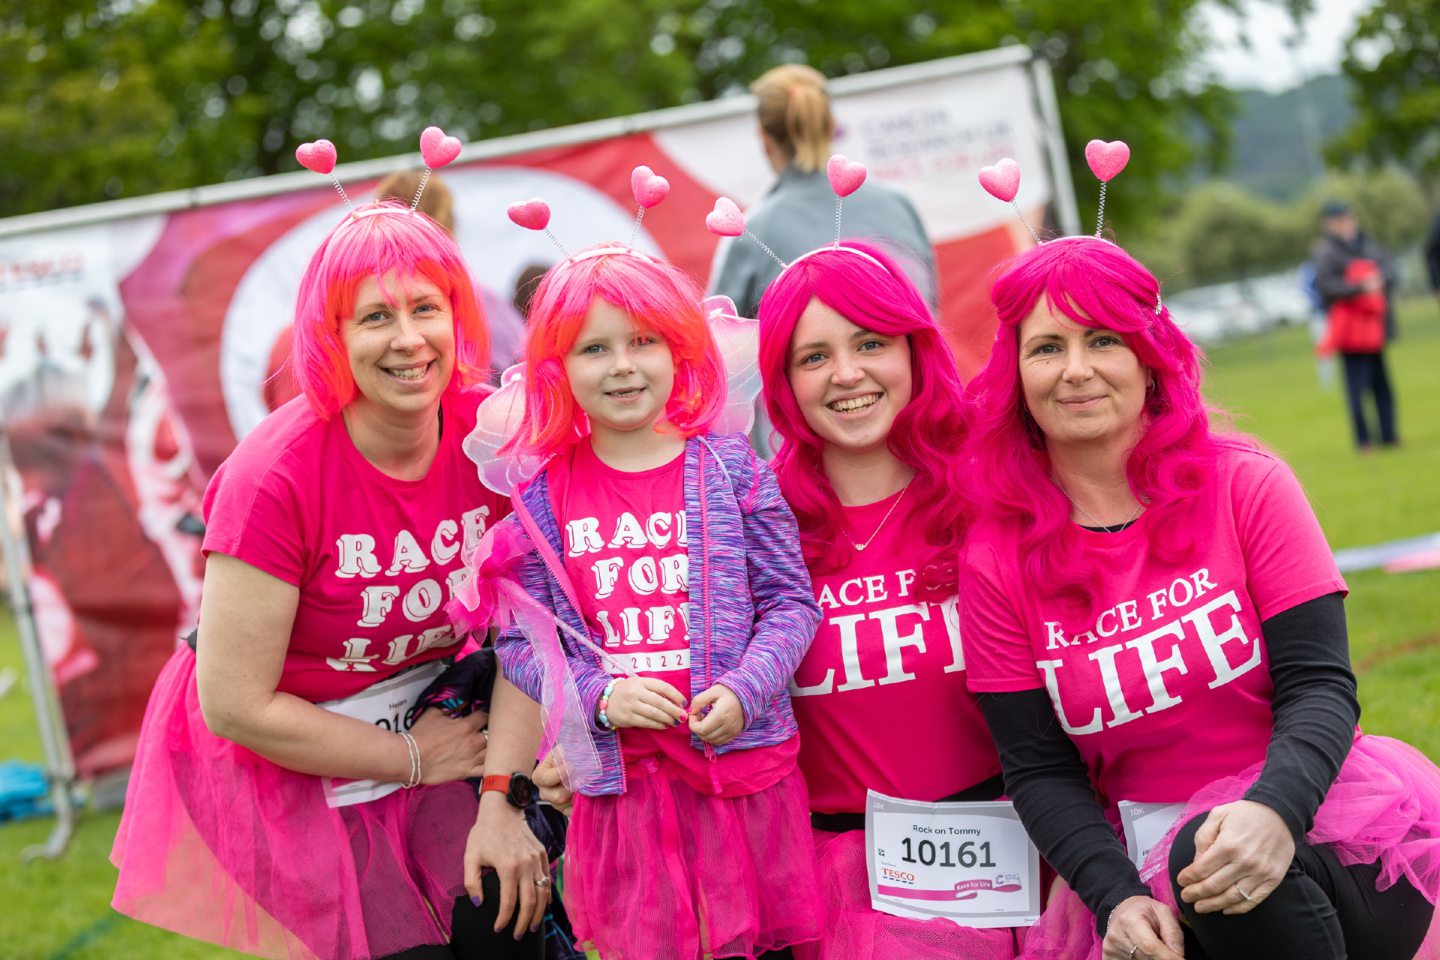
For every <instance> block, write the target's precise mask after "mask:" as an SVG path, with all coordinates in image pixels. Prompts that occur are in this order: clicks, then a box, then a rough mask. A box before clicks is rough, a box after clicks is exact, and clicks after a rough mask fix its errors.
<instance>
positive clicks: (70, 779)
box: [0, 425, 78, 863]
mask: <svg viewBox="0 0 1440 960" xmlns="http://www.w3.org/2000/svg"><path fill="white" fill-rule="evenodd" d="M24 502H25V500H24V495H23V491H22V488H21V485H20V474H19V473H18V472H17V471H16V469H15V464H14V461H13V459H12V458H11V456H10V437H9V434H8V433H6V431H5V428H4V426H3V425H0V508H3V510H4V523H3V524H0V538H3V541H4V547H5V566H6V572H7V573H8V574H9V578H10V607H11V609H12V610H13V611H14V614H15V626H16V628H17V629H18V630H19V633H20V647H21V649H22V650H23V651H24V653H25V669H26V672H27V673H28V674H29V677H30V693H31V696H32V697H33V699H34V702H35V719H36V721H37V722H38V724H39V727H40V742H41V744H42V745H43V747H44V750H45V774H46V777H47V779H48V780H49V781H50V797H51V801H52V802H53V803H54V805H55V826H54V829H52V830H51V831H50V839H49V840H47V841H46V842H45V843H43V844H40V845H38V846H33V847H27V848H26V849H25V850H23V851H21V854H20V859H21V860H22V861H24V862H26V863H28V862H30V861H31V860H35V859H38V858H41V857H43V858H45V859H47V860H56V859H58V858H59V857H61V856H62V855H63V854H64V853H65V848H66V847H67V846H68V845H69V843H70V837H71V835H72V834H73V833H74V832H75V822H76V818H77V815H78V810H77V809H76V806H75V784H76V777H75V754H74V751H73V750H71V748H70V735H69V733H68V732H67V731H66V729H65V719H64V717H63V716H62V715H61V712H60V692H59V691H58V690H57V689H56V687H55V678H54V677H53V676H52V675H51V673H50V668H49V666H48V665H47V664H46V663H45V652H44V649H43V648H42V647H41V646H40V634H39V633H38V632H37V631H36V629H35V610H34V607H33V606H32V605H31V603H30V587H29V583H30V572H31V569H32V568H31V563H30V545H29V543H28V542H27V541H26V538H25V518H24V515H23V513H22V506H21V505H22V504H23V503H24Z"/></svg>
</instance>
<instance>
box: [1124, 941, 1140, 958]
mask: <svg viewBox="0 0 1440 960" xmlns="http://www.w3.org/2000/svg"><path fill="white" fill-rule="evenodd" d="M1139 949H1140V944H1138V943H1132V944H1130V952H1129V953H1127V954H1125V956H1126V957H1128V958H1129V960H1135V951H1136V950H1139Z"/></svg>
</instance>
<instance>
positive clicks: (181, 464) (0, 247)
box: [0, 51, 1059, 775]
mask: <svg viewBox="0 0 1440 960" xmlns="http://www.w3.org/2000/svg"><path fill="white" fill-rule="evenodd" d="M995 53H1005V52H1004V51H998V52H992V53H991V54H980V55H976V56H975V57H967V58H956V59H955V60H953V61H941V62H937V63H932V64H923V65H920V66H919V67H918V68H916V67H906V68H897V69H895V70H890V71H880V72H878V73H874V74H868V75H865V76H864V77H859V78H849V80H848V81H837V82H836V83H835V85H834V94H835V96H834V109H835V113H836V117H837V124H838V128H839V129H838V135H837V138H836V144H835V149H836V151H837V152H840V153H844V154H846V155H847V156H849V157H850V158H851V159H854V160H859V161H861V162H863V163H865V164H866V165H867V166H868V168H869V171H870V176H871V177H872V178H874V179H875V180H877V181H883V182H885V183H888V184H890V185H892V186H894V187H896V188H898V189H899V190H901V191H903V192H904V193H905V194H906V195H908V196H909V198H910V199H911V200H912V201H913V202H914V204H915V206H916V208H917V209H918V210H919V212H920V214H921V217H922V219H923V221H924V223H925V227H926V229H927V230H928V232H929V234H930V237H931V239H932V241H933V243H934V245H935V251H936V261H937V272H938V274H939V277H938V279H939V287H940V291H941V314H942V316H941V320H942V323H943V326H944V328H945V331H946V336H947V338H948V339H949V341H950V343H951V345H952V346H953V347H954V349H955V352H956V356H957V361H958V363H959V366H960V368H961V372H962V374H963V375H964V376H967V377H968V376H970V375H971V374H972V373H973V372H974V371H975V370H976V369H978V367H979V365H980V364H981V363H982V362H983V360H984V357H985V355H986V352H987V350H988V346H989V342H990V339H991V338H992V336H993V332H994V319H993V315H992V314H991V312H990V309H989V306H988V300H987V298H986V295H985V285H986V275H987V272H988V271H989V269H990V268H991V267H992V266H993V265H994V264H995V263H996V262H997V261H999V260H1001V259H1003V258H1004V257H1006V256H1008V255H1010V254H1012V253H1013V252H1015V251H1016V250H1017V249H1019V248H1020V247H1021V246H1022V245H1024V243H1026V242H1027V241H1028V238H1027V237H1026V235H1025V234H1024V231H1023V228H1022V227H1020V225H1019V222H1018V220H1017V219H1016V218H1015V216H1014V213H1013V211H1012V210H1010V208H1009V207H1008V206H1007V205H1005V204H1002V203H999V202H997V201H995V200H994V199H992V198H990V197H989V196H988V195H986V194H985V193H984V192H983V191H982V190H981V189H980V187H979V186H978V184H977V182H976V172H977V171H978V170H979V168H980V167H981V166H983V165H985V164H990V163H994V162H995V160H997V159H999V158H1000V157H1004V156H1011V157H1014V158H1016V159H1017V160H1018V161H1019V162H1020V164H1021V167H1022V169H1023V170H1024V171H1025V180H1024V183H1023V185H1022V188H1021V192H1020V196H1019V198H1018V199H1019V202H1020V204H1021V206H1022V207H1023V208H1024V210H1025V213H1026V215H1027V216H1028V217H1030V218H1031V219H1032V222H1041V221H1044V220H1046V218H1047V214H1048V213H1049V210H1050V206H1051V203H1052V196H1053V194H1054V192H1055V191H1054V178H1053V176H1052V174H1051V171H1050V170H1049V169H1048V168H1047V159H1048V158H1049V157H1050V156H1051V149H1050V148H1051V147H1052V146H1053V144H1054V142H1055V141H1056V139H1057V138H1058V136H1059V134H1058V131H1057V130H1055V129H1054V128H1053V126H1054V125H1053V124H1049V125H1047V124H1046V122H1045V121H1044V120H1043V119H1042V115H1041V112H1040V110H1039V107H1038V106H1037V104H1039V103H1041V102H1043V98H1042V96H1041V94H1040V93H1039V92H1037V89H1036V83H1035V79H1034V76H1035V75H1034V73H1033V71H1032V68H1031V66H1030V64H1029V63H1028V61H1027V60H1025V59H1024V58H1023V57H1017V56H999V57H997V56H995V55H994V54H995ZM967 61H968V62H967ZM1047 82H1048V81H1047ZM344 159H345V158H344V156H343V155H342V156H341V160H342V161H343V160H344ZM414 162H415V158H414V157H400V158H396V159H395V160H394V161H393V162H392V163H389V164H380V163H379V162H376V161H369V162H366V163H363V164H352V165H350V166H349V167H347V166H346V165H344V164H343V163H342V165H341V166H340V167H338V168H337V169H336V175H337V176H339V177H340V178H341V179H342V180H343V181H345V183H346V188H347V190H348V191H349V193H350V196H351V197H352V199H354V200H355V202H357V203H359V202H362V201H364V200H368V199H370V197H371V196H372V195H373V191H374V187H375V184H376V183H377V182H378V180H379V178H380V175H381V174H382V173H384V172H386V171H388V170H391V169H402V168H404V167H406V166H409V165H411V164H413V163H414ZM642 163H643V164H647V165H649V166H650V167H651V168H653V169H654V170H655V172H656V173H658V174H660V175H661V176H664V177H666V178H667V179H668V180H669V181H670V185H671V190H670V195H669V198H668V199H667V200H666V201H665V202H664V203H663V204H661V205H660V206H659V207H656V208H655V209H653V210H651V211H649V212H648V213H647V215H646V217H645V219H644V223H643V228H642V229H641V230H640V231H639V233H638V235H637V237H636V240H635V241H634V245H635V246H636V247H637V248H639V249H644V250H648V251H652V252H657V253H660V254H663V255H665V256H667V257H670V258H671V259H673V260H674V261H676V262H677V263H679V264H680V265H682V266H683V267H685V268H686V269H688V270H689V271H691V272H692V273H693V274H695V275H696V276H697V277H700V278H702V279H703V278H705V277H707V276H708V274H709V272H710V267H711V263H712V260H713V258H714V254H715V247H716V242H717V240H716V237H714V236H713V235H711V234H710V233H709V232H707V231H706V229H705V226H704V220H705V215H706V214H707V213H708V212H709V211H710V210H711V208H712V206H713V205H714V202H715V200H716V198H717V197H719V196H721V195H724V196H729V197H731V198H732V199H734V200H735V201H736V202H737V203H739V204H740V206H741V207H742V208H744V207H747V206H751V205H754V204H755V203H757V202H759V201H760V200H761V199H762V198H763V197H764V195H765V193H766V191H767V190H768V189H769V187H770V186H771V184H772V183H773V182H774V179H775V175H774V173H773V172H772V171H771V169H770V168H769V166H768V164H767V163H766V161H765V158H764V154H763V152H762V150H761V146H760V142H759V137H758V128H757V124H756V121H755V117H754V113H753V104H752V102H751V101H750V100H749V99H748V98H736V99H734V100H732V101H721V102H717V103H713V104H703V105H697V106H693V107H683V108H678V109H676V110H670V111H660V112H658V113H652V114H646V115H643V116H641V117H634V118H626V119H623V120H617V121H605V122H601V123H596V124H587V125H584V126H581V127H576V128H570V129H569V130H568V131H567V130H557V131H546V132H545V133H544V134H527V135H525V136H521V137H516V138H511V139H509V140H500V141H488V142H484V143H478V144H473V145H470V146H469V147H467V149H466V150H465V152H463V153H462V154H461V156H460V158H459V160H458V161H456V162H455V163H454V164H452V165H451V166H448V167H446V168H445V169H444V171H443V172H442V173H441V174H440V175H439V176H440V177H441V178H442V179H443V181H444V182H445V184H446V186H448V187H449V189H450V191H451V193H452V194H453V196H454V201H455V220H456V223H455V230H456V235H457V237H458V239H459V242H460V245H461V247H462V248H463V249H464V252H465V255H466V259H467V260H468V262H469V263H470V265H471V268H472V270H473V271H474V273H475V276H476V279H477V280H478V282H479V285H480V287H481V289H482V290H483V298H484V301H485V308H486V313H487V317H488V319H489V321H490V324H491V327H492V330H493V338H494V341H495V354H496V356H495V365H496V369H503V367H504V365H506V364H508V363H510V362H512V361H513V360H514V359H515V358H516V357H517V355H518V352H519V349H520V344H521V340H522V338H523V324H522V321H521V319H520V315H519V312H518V311H517V309H516V308H515V307H514V306H513V305H512V300H513V298H514V296H515V294H516V284H517V281H518V280H519V279H520V278H521V276H522V274H523V273H525V272H526V271H527V269H528V268H532V267H545V266H548V265H550V264H552V263H553V262H554V261H555V260H556V259H558V258H559V256H560V254H559V252H558V251H557V250H556V249H555V247H554V246H553V245H552V244H551V243H550V241H549V240H548V239H547V238H546V237H545V236H544V235H542V234H536V233H532V232H530V231H526V230H522V229H520V228H518V227H516V226H514V225H513V224H511V223H510V222H509V220H508V219H507V218H506V215H505V208H506V207H507V206H508V205H509V204H510V203H512V202H514V201H517V200H525V199H529V198H531V197H537V196H538V197H543V198H545V200H546V201H548V203H549V205H550V207H551V209H552V211H553V218H552V220H551V224H550V229H551V231H552V232H553V233H554V234H555V235H556V236H557V237H558V238H559V240H560V241H561V242H562V243H563V244H565V246H566V247H567V249H571V250H574V249H578V248H580V247H584V246H587V245H589V244H592V243H596V242H598V241H601V240H609V239H620V240H623V239H624V238H626V237H628V236H630V234H631V231H632V229H633V228H634V218H635V208H634V202H633V200H632V198H631V195H630V176H629V174H630V170H631V169H632V168H633V167H634V166H635V165H637V164H642ZM297 169H298V168H297ZM307 177H308V178H309V179H306V178H307ZM861 189H862V190H863V189H864V187H861ZM176 196H177V197H182V198H187V197H188V200H186V199H179V200H177V201H176V202H175V203H172V204H169V205H168V206H167V205H166V204H164V203H159V204H151V205H150V206H149V207H143V205H141V207H143V209H145V210H148V211H149V212H139V213H135V212H132V211H135V210H136V209H137V204H136V203H135V202H134V201H120V202H117V203H115V204H107V205H101V206H98V207H95V208H87V210H86V211H82V213H85V214H86V215H84V216H75V215H74V214H75V213H76V212H75V211H61V212H59V213H57V214H55V215H50V216H49V219H47V215H41V216H38V217H34V216H32V217H26V218H17V220H14V221H0V414H3V417H4V423H5V426H6V431H7V436H8V439H9V441H10V444H11V447H12V450H13V457H14V461H15V465H16V468H17V470H18V471H19V474H20V480H21V484H22V486H23V499H24V502H23V504H21V505H20V509H21V512H22V513H23V518H24V528H25V529H24V534H25V536H26V537H27V538H28V541H29V547H30V552H31V557H32V563H33V567H34V571H33V576H32V577H31V580H30V582H29V584H28V587H29V590H30V594H31V600H32V603H33V606H34V609H35V611H36V617H35V620H36V627H37V631H38V633H39V636H40V639H41V645H42V646H43V648H44V653H45V659H46V661H47V662H48V664H49V666H50V669H51V672H52V673H53V676H54V679H55V681H56V684H57V686H58V688H59V691H60V697H61V704H62V710H63V713H64V715H65V718H66V725H67V727H68V732H69V734H70V739H71V742H72V747H73V750H74V753H75V758H76V763H77V769H78V770H79V771H80V773H81V774H82V775H93V774H96V773H100V772H103V771H106V770H109V769H113V768H116V767H118V766H123V765H124V764H125V763H127V762H128V760H129V758H130V756H131V751H132V748H133V743H134V740H135V736H136V733H137V732H138V727H139V722H140V719H141V716H142V714H143V711H144V707H145V702H146V698H147V696H148V693H149V689H150V686H151V684H152V683H153V680H154V678H155V676H156V673H157V672H158V670H159V668H160V666H161V665H162V664H163V662H164V661H165V659H166V658H167V657H168V656H169V655H170V653H171V652H172V651H173V649H174V648H175V645H176V643H177V642H178V638H179V637H180V636H181V635H182V634H183V633H185V632H187V631H188V630H189V629H191V628H192V627H193V626H194V624H195V620H196V613H197V609H198V604H199V591H200V580H201V575H202V572H203V561H202V559H201V557H200V553H199V545H200V542H201V537H202V535H203V531H204V527H203V523H202V520H201V516H200V513H201V509H200V504H201V498H202V495H203V493H204V490H205V485H206V483H207V482H208V481H209V479H210V477H211V475H212V474H213V473H214V472H215V469H216V467H217V466H219V464H220V463H221V461H223V460H224V459H225V457H226V456H227V455H228V454H229V452H230V450H231V449H232V448H233V447H234V445H235V443H236V442H237V440H238V439H239V438H240V437H243V436H244V435H245V434H246V433H247V432H249V431H250V430H251V429H253V428H254V427H255V425H256V424H257V423H258V422H259V421H260V420H261V419H262V418H263V417H264V416H265V415H266V414H267V413H268V412H269V411H270V410H272V409H273V408H274V407H275V406H276V405H277V404H278V403H279V402H282V401H283V400H284V399H285V398H286V396H287V395H288V393H289V387H288V381H287V379H286V377H285V375H284V373H283V366H284V363H285V361H286V358H287V350H286V346H287V344H288V336H287V330H288V327H289V325H290V322H291V316H292V311H293V303H294V296H295V291H296V289H297V287H298V285H299V280H300V276H301V273H302V271H303V269H304V266H305V264H306V262H307V261H308V259H309V257H310V255H311V253H312V252H313V251H314V250H315V248H316V247H317V245H318V244H319V242H320V240H321V239H322V238H323V237H324V236H325V235H326V233H327V232H328V231H329V230H330V229H331V228H333V227H334V226H335V224H336V223H338V222H339V220H340V219H341V217H343V216H344V215H345V210H344V208H343V206H341V205H340V203H339V201H338V198H337V197H336V194H335V191H334V189H333V188H332V187H331V186H330V185H329V184H328V183H327V182H326V181H325V180H323V179H322V178H320V177H318V176H314V175H312V174H308V173H305V172H303V171H302V172H301V173H299V174H282V175H279V176H276V177H272V178H269V179H268V180H262V181H251V182H246V183H243V184H239V183H237V184H226V185H222V186H217V187H212V188H201V189H199V190H196V191H193V192H192V195H176ZM157 199H158V198H157ZM112 211H113V212H112ZM91 212H93V215H88V214H89V213H91ZM202 642H203V641H202Z"/></svg>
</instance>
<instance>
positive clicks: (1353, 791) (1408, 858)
mask: <svg viewBox="0 0 1440 960" xmlns="http://www.w3.org/2000/svg"><path fill="white" fill-rule="evenodd" d="M1262 767H1263V764H1255V765H1254V766H1252V767H1250V768H1249V769H1247V770H1245V771H1244V772H1242V773H1239V774H1237V775H1235V776H1233V777H1225V778H1222V779H1220V780H1216V781H1215V782H1213V783H1211V784H1209V785H1208V786H1206V787H1203V788H1202V789H1200V790H1199V791H1197V792H1196V793H1195V795H1194V796H1192V797H1191V798H1190V800H1189V802H1188V803H1187V804H1186V806H1185V811H1184V813H1182V814H1181V815H1180V817H1179V818H1178V819H1177V820H1176V821H1175V823H1174V825H1173V826H1172V827H1171V828H1170V830H1169V831H1168V832H1167V833H1166V835H1165V838H1164V839H1163V840H1162V841H1161V842H1160V843H1158V844H1156V845H1155V847H1154V848H1152V849H1151V851H1150V854H1149V856H1148V857H1146V859H1145V864H1144V866H1143V867H1142V868H1141V871H1140V876H1141V878H1142V879H1143V880H1145V882H1146V883H1148V884H1149V885H1150V890H1151V894H1152V896H1154V897H1155V899H1157V900H1159V901H1161V902H1162V903H1166V904H1169V905H1170V906H1171V907H1172V908H1174V907H1175V897H1174V894H1173V892H1172V891H1171V889H1170V877H1169V870H1168V867H1169V860H1170V847H1171V845H1172V844H1173V842H1174V840H1175V834H1176V833H1177V832H1179V830H1180V828H1181V827H1183V826H1184V825H1185V824H1186V823H1188V822H1189V821H1190V820H1192V819H1194V818H1195V817H1196V816H1199V815H1200V814H1202V813H1206V812H1207V811H1209V810H1211V809H1213V808H1214V807H1217V806H1219V805H1221V804H1224V803H1230V802H1232V801H1235V800H1239V799H1241V798H1242V797H1243V796H1244V794H1245V791H1246V790H1248V789H1249V788H1250V786H1251V785H1252V784H1253V783H1254V782H1255V780H1256V778H1258V777H1259V776H1260V771H1261V768H1262ZM1306 839H1307V840H1308V841H1309V842H1310V843H1312V844H1313V843H1323V844H1326V845H1328V846H1329V847H1330V848H1331V849H1332V850H1334V851H1335V853H1336V855H1337V857H1338V858H1339V860H1340V862H1341V863H1344V864H1347V865H1348V864H1356V863H1379V864H1380V877H1379V879H1378V881H1377V886H1378V888H1379V889H1381V890H1384V889H1387V888H1389V887H1391V886H1393V885H1394V884H1395V883H1396V882H1398V881H1399V879H1400V878H1401V877H1404V878H1406V879H1408V880H1409V881H1410V883H1411V884H1412V885H1413V886H1414V887H1415V889H1416V890H1418V891H1420V893H1421V894H1423V895H1424V896H1425V898H1426V899H1427V900H1429V901H1430V902H1431V903H1437V902H1440V769H1437V768H1436V766H1435V764H1433V763H1431V762H1430V760H1429V759H1428V758H1426V757H1425V755H1424V754H1422V753H1421V752H1420V751H1418V750H1416V749H1415V748H1414V747H1412V746H1410V745H1409V744H1407V743H1403V742H1401V741H1399V740H1393V739H1391V738H1389V737H1378V736H1370V735H1368V734H1366V735H1361V736H1359V737H1357V738H1356V740H1355V744H1354V746H1353V747H1352V748H1351V750H1350V754H1349V756H1348V757H1346V759H1345V763H1344V764H1343V765H1342V766H1341V768H1340V774H1339V776H1337V777H1336V779H1335V783H1334V785H1333V786H1331V788H1330V791H1329V793H1327V794H1326V795H1325V802H1324V803H1322V804H1321V805H1320V809H1319V810H1318V811H1317V812H1316V814H1315V824H1314V827H1313V828H1312V829H1311V831H1310V832H1309V834H1307V835H1306ZM1100 945H1101V940H1100V938H1099V937H1098V936H1097V935H1096V933H1095V917H1094V915H1093V914H1091V913H1090V911H1089V910H1088V909H1086V907H1085V906H1084V904H1082V903H1081V902H1080V898H1079V897H1077V896H1075V894H1074V892H1073V891H1071V890H1070V888H1069V887H1066V888H1065V889H1064V891H1063V892H1062V893H1060V894H1059V895H1057V896H1056V897H1055V898H1054V899H1053V900H1052V901H1051V903H1050V904H1049V905H1048V906H1047V907H1046V909H1045V913H1044V914H1043V915H1042V916H1041V918H1040V923H1039V924H1038V925H1036V926H1035V927H1034V928H1033V929H1032V930H1031V933H1030V936H1029V937H1028V938H1027V939H1026V943H1025V949H1024V951H1023V952H1022V953H1021V956H1022V957H1023V958H1026V960H1099V958H1100ZM1415 960H1440V911H1437V918H1436V922H1435V923H1434V924H1432V926H1431V929H1430V933H1429V935H1428V936H1427V937H1426V938H1425V942H1424V943H1423V945H1422V946H1421V948H1420V952H1419V953H1417V954H1416V955H1415Z"/></svg>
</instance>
